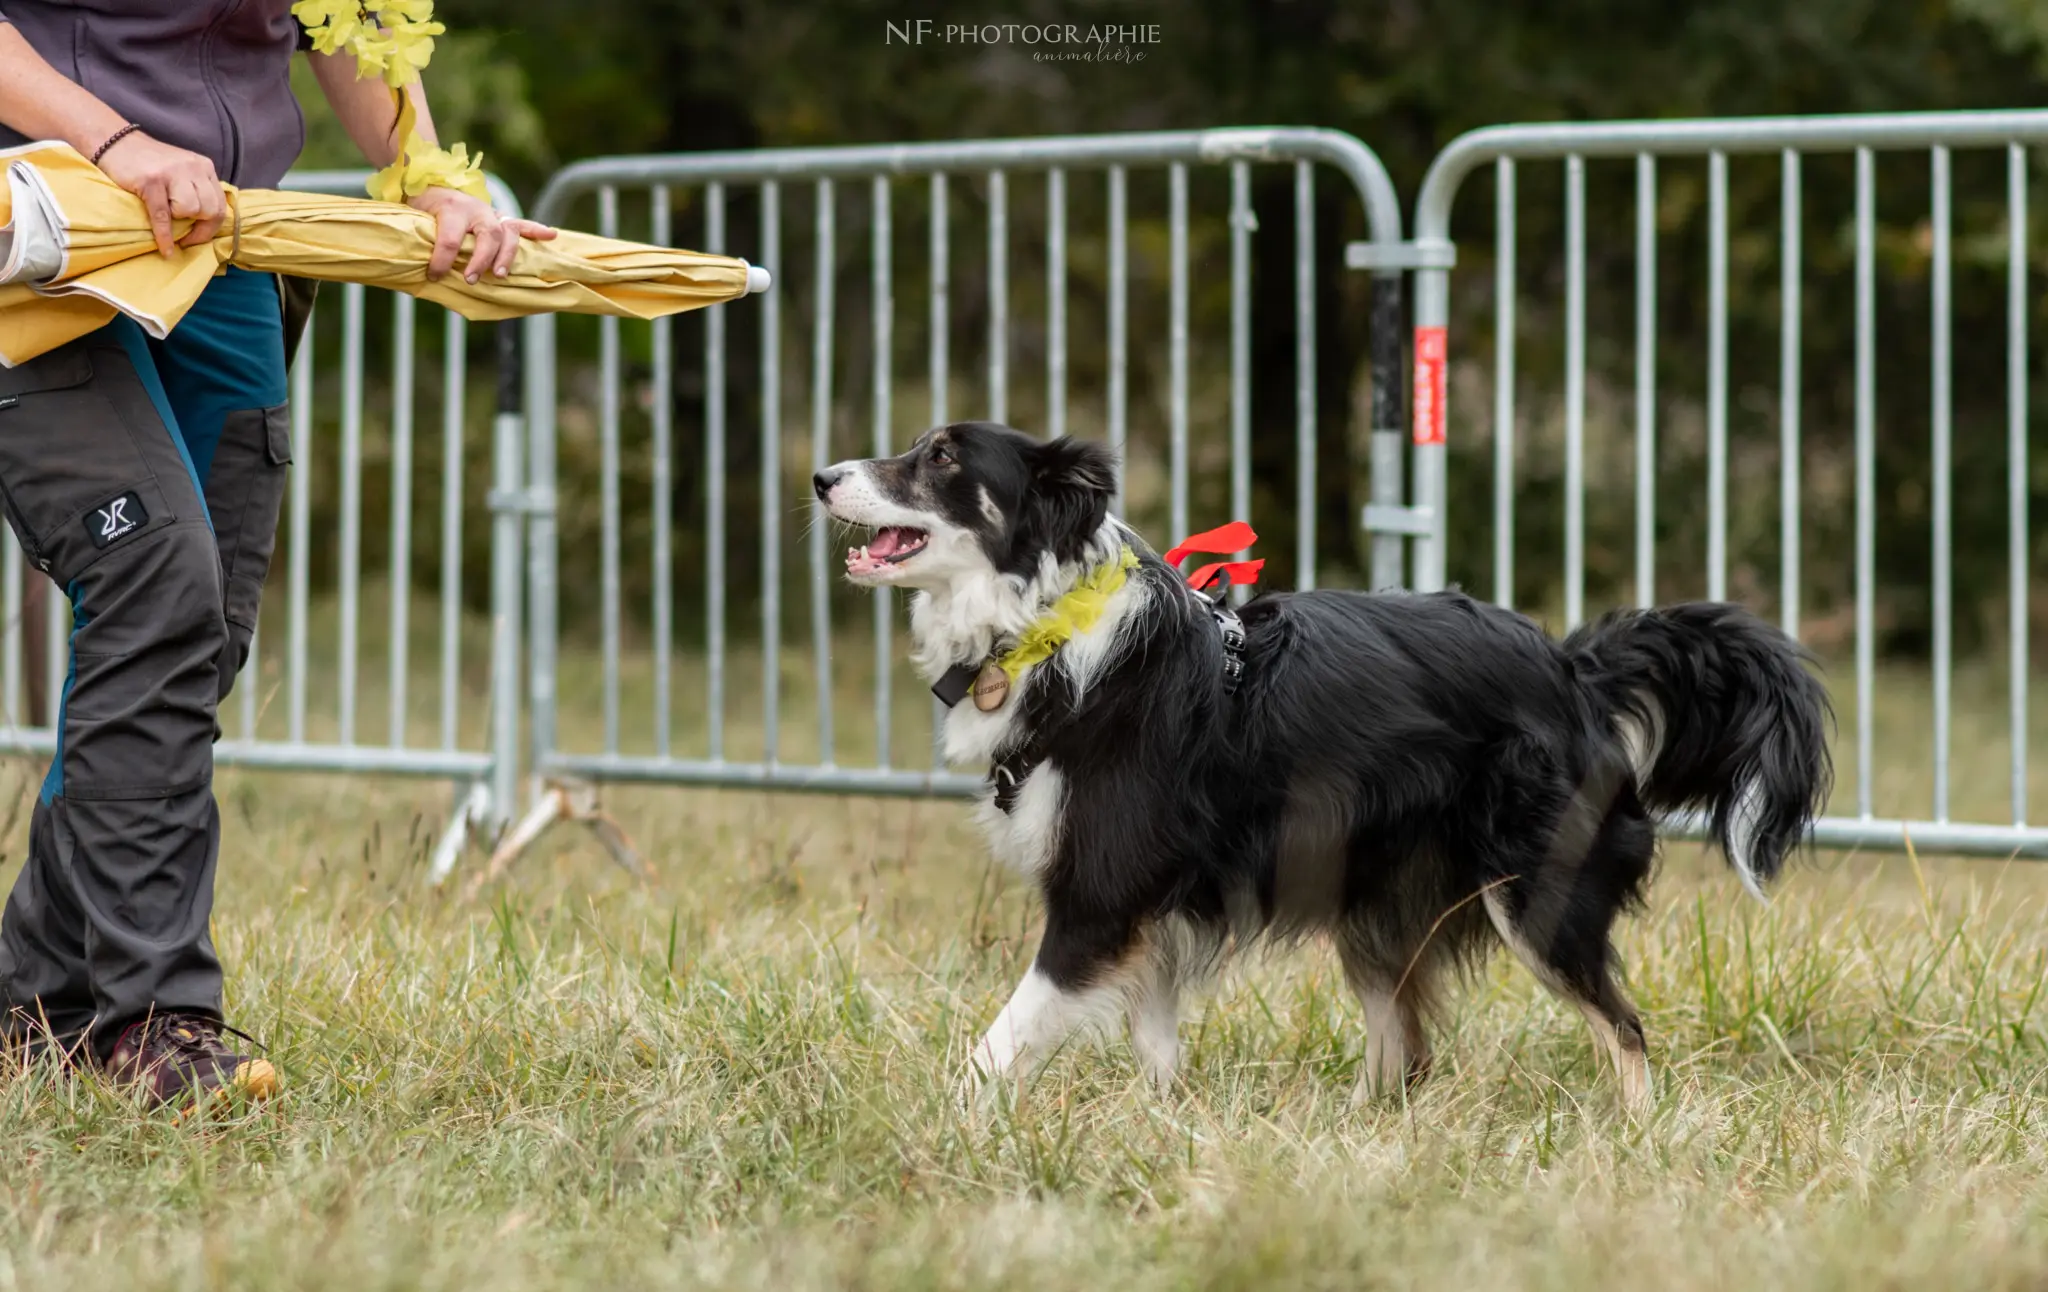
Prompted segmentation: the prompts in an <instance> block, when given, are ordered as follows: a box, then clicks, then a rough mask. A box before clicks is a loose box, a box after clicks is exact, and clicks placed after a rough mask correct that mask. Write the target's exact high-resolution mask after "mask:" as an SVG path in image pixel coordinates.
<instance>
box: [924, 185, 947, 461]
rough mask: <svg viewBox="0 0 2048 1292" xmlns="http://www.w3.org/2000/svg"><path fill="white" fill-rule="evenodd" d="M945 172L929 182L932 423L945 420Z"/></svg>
mask: <svg viewBox="0 0 2048 1292" xmlns="http://www.w3.org/2000/svg"><path fill="white" fill-rule="evenodd" d="M946 214H947V200H946V174H945V172H944V171H940V172H939V173H937V174H935V175H933V176H932V185H931V246H930V249H929V251H928V253H927V256H928V258H929V259H930V261H931V299H930V301H929V302H928V305H929V308H930V324H929V330H930V334H931V335H930V337H929V340H928V344H927V346H926V352H925V358H926V361H927V364H928V371H927V374H926V384H927V385H929V386H930V387H931V400H932V425H933V426H944V425H945V424H946V403H947V401H946V380H947V377H948V375H949V374H948V355H947V351H946V336H947V331H948V329H950V328H951V327H952V320H951V318H950V312H949V308H948V305H949V303H948V301H947V299H946V294H947V290H948V288H949V286H950V282H949V279H950V270H949V269H948V268H947V264H946V261H947V258H948V257H947V246H946Z"/></svg>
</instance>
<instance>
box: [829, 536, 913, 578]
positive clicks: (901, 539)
mask: <svg viewBox="0 0 2048 1292" xmlns="http://www.w3.org/2000/svg"><path fill="white" fill-rule="evenodd" d="M930 541H931V535H930V534H927V533H926V532H925V531H923V530H921V529H910V528H908V527H907V526H903V525H889V526H885V527H883V528H881V529H878V530H876V531H875V535H874V537H873V538H870V539H869V540H868V541H867V542H866V544H864V545H863V546H860V547H849V548H847V549H846V572H847V573H848V574H849V575H851V576H853V577H854V578H863V577H869V576H873V575H876V574H880V573H881V572H882V571H883V570H886V569H888V568H889V567H890V566H892V565H900V564H902V563H903V562H905V561H907V560H909V559H910V558H911V557H913V556H916V555H917V554H918V553H919V552H922V551H923V550H924V545H925V544H926V543H928V542H930Z"/></svg>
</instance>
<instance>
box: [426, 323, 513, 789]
mask: <svg viewBox="0 0 2048 1292" xmlns="http://www.w3.org/2000/svg"><path fill="white" fill-rule="evenodd" d="M441 319H442V330H441V748H443V749H453V748H455V746H456V743H457V741H458V740H459V739H460V736H461V732H460V730H459V723H460V722H461V710H460V705H461V702H462V486H463V471H464V466H463V443H462V441H463V435H462V429H463V428H462V422H463V418H464V416H465V413H466V402H467V401H466V396H467V393H468V392H467V391H466V390H464V386H465V384H466V382H467V379H468V372H469V361H468V352H469V324H468V323H467V322H466V321H465V320H464V319H463V317H462V316H461V315H460V314H457V313H456V312H455V311H454V310H447V311H444V312H443V313H442V315H441ZM515 359H516V351H515ZM507 487H509V488H512V489H517V488H518V487H519V480H518V478H517V477H514V478H513V480H512V481H511V483H510V485H509V486H507ZM496 549H497V545H496V541H495V539H494V540H493V542H492V551H493V554H495V552H496ZM498 810H500V811H509V810H510V806H509V805H508V804H504V803H500V804H498Z"/></svg>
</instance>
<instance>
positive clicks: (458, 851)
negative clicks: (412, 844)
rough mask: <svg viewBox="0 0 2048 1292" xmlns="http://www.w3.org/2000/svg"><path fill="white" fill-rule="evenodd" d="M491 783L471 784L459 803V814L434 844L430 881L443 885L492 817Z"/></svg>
mask: <svg viewBox="0 0 2048 1292" xmlns="http://www.w3.org/2000/svg"><path fill="white" fill-rule="evenodd" d="M491 806H492V804H491V787H490V786H488V785H486V784H484V783H483V782H482V781H478V782H477V783H476V784H474V785H472V786H470V787H469V793H467V794H465V795H463V796H462V801H461V802H460V803H458V804H456V805H455V815H454V816H453V817H451V818H450V819H449V821H448V828H447V829H445V830H443V831H442V832H441V838H440V841H439V842H437V843H436V844H435V845H434V860H433V863H432V864H431V866H430V867H429V868H428V870H427V882H428V883H430V884H432V885H434V887H436V888H439V887H440V886H441V885H442V884H443V883H446V882H447V879H448V876H449V875H451V874H453V873H455V863H456V862H457V861H460V860H461V859H462V852H463V849H465V848H467V847H468V846H469V841H470V838H471V837H472V836H473V835H474V833H475V832H476V831H477V830H478V829H479V828H480V827H482V826H483V825H484V824H485V823H486V822H488V821H489V820H490V816H491Z"/></svg>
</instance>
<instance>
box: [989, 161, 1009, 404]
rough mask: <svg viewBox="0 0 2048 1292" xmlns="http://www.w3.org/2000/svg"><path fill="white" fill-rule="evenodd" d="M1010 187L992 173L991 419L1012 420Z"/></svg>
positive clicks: (990, 218) (1002, 176) (1007, 180)
mask: <svg viewBox="0 0 2048 1292" xmlns="http://www.w3.org/2000/svg"><path fill="white" fill-rule="evenodd" d="M1009 195H1010V186H1009V178H1008V176H1006V175H1004V174H1003V172H1002V171H999V170H992V171H990V172H989V173H988V418H989V420H990V421H992V422H1007V421H1009V420H1010V255H1009V248H1010V198H1009Z"/></svg>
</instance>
